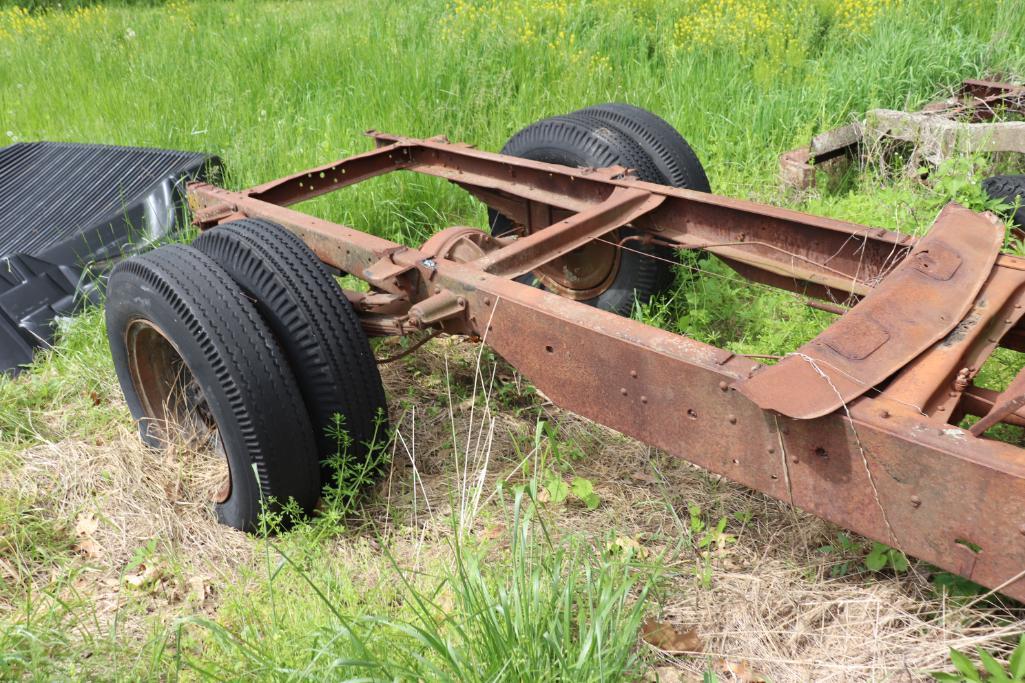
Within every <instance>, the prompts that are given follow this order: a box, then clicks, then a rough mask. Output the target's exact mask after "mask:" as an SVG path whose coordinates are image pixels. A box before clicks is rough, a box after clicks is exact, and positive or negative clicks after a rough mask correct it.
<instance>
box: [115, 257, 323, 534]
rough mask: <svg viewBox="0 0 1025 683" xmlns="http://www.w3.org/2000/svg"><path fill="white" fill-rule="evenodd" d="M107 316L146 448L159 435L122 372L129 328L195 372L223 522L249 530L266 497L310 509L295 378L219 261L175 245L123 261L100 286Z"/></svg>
mask: <svg viewBox="0 0 1025 683" xmlns="http://www.w3.org/2000/svg"><path fill="white" fill-rule="evenodd" d="M106 321H107V338H108V340H109V343H110V350H111V355H112V356H113V359H114V368H115V370H116V371H117V375H118V379H119V380H120V382H121V388H122V389H123V391H124V394H125V400H126V401H127V403H128V408H129V410H131V413H132V417H134V418H135V419H136V420H137V421H138V423H139V430H140V434H141V436H142V438H143V440H144V441H145V442H146V443H147V444H149V445H151V446H157V447H159V446H160V445H161V444H162V440H161V439H160V437H159V436H158V435H157V434H158V430H157V429H155V428H154V425H155V423H154V421H153V417H154V416H153V415H150V414H147V413H146V410H145V409H144V407H143V403H142V401H141V400H140V395H139V391H138V388H137V387H136V386H135V384H134V382H133V379H132V372H131V370H130V369H129V363H130V360H129V351H128V332H129V328H130V326H133V325H138V324H139V323H140V321H142V322H143V324H146V325H152V326H154V327H155V328H156V329H158V330H159V331H161V332H162V336H163V338H164V339H166V340H167V341H168V342H170V345H171V346H172V347H173V348H174V351H176V352H177V355H178V356H180V359H181V360H182V361H184V363H185V365H186V366H187V368H188V370H189V371H190V372H191V375H192V377H194V379H195V381H196V385H198V387H199V389H200V390H201V391H202V396H203V398H204V399H205V404H206V406H207V407H208V410H209V413H210V415H211V416H212V419H213V421H214V422H215V423H216V426H217V430H218V434H219V436H220V440H221V443H222V445H223V447H224V451H225V455H226V457H227V460H228V468H229V470H230V476H231V488H230V492H229V493H228V497H227V498H226V499H225V500H224V501H222V502H219V503H217V504H216V513H217V517H218V519H219V520H220V521H221V522H222V523H224V524H227V525H229V526H233V527H235V528H237V529H242V530H246V531H253V530H256V529H257V527H258V523H259V516H260V513H261V511H262V510H263V505H262V502H263V500H264V499H273V503H272V504H271V505H270V506H269V509H270V510H275V509H280V506H281V505H282V504H284V503H286V502H287V501H288V500H289V499H294V500H295V502H296V503H297V504H298V506H299V508H300V509H302V510H303V511H304V512H306V513H309V512H310V511H312V510H313V507H314V505H315V504H316V502H317V498H318V497H319V495H320V469H319V467H318V466H317V455H316V446H315V444H314V440H313V430H312V428H311V426H310V421H309V418H308V417H307V415H306V410H305V409H304V407H303V405H302V397H301V396H300V394H299V388H298V387H297V385H296V382H295V377H294V376H293V374H292V371H291V369H290V368H289V367H288V363H287V361H286V360H285V357H284V354H283V353H282V351H281V349H280V348H279V346H278V344H277V342H276V341H275V340H274V336H273V334H272V333H271V331H270V329H269V328H268V327H267V324H266V323H265V322H264V321H263V319H262V318H261V317H260V314H259V313H258V312H257V310H256V307H255V306H253V304H252V302H250V301H249V300H248V299H247V298H246V297H245V295H244V294H243V293H242V290H241V289H240V288H239V287H238V285H236V284H235V282H234V281H233V280H232V279H231V278H230V277H229V276H228V274H227V273H225V272H224V270H222V269H221V268H220V266H218V265H217V264H216V263H214V262H213V261H212V260H211V259H210V258H209V257H207V256H206V255H205V254H203V253H201V252H200V251H198V250H196V249H193V248H192V247H188V246H184V245H168V246H164V247H160V248H159V249H155V250H154V251H152V252H149V253H147V254H143V255H140V256H134V257H132V258H130V259H128V260H126V261H122V262H121V263H119V264H118V265H117V266H116V267H115V268H114V269H113V271H112V272H111V275H110V279H109V282H108V285H107V304H106ZM134 357H137V356H134ZM254 470H255V472H254ZM287 521H288V520H286V523H287Z"/></svg>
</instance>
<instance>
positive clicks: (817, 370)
mask: <svg viewBox="0 0 1025 683" xmlns="http://www.w3.org/2000/svg"><path fill="white" fill-rule="evenodd" d="M1003 237H1004V231H1003V226H1002V224H1000V223H999V222H998V221H996V220H995V219H992V218H987V217H985V216H981V215H979V214H976V213H973V212H971V211H969V210H967V209H965V208H963V207H961V206H958V205H956V204H950V205H948V206H947V207H946V208H944V209H943V211H941V212H940V215H939V217H938V218H937V219H936V222H935V223H934V224H933V227H932V229H931V230H930V231H929V233H928V235H926V236H925V237H924V238H923V239H922V240H921V241H920V242H919V243H918V245H917V246H916V247H915V249H914V251H912V253H911V255H910V256H909V257H908V259H907V260H906V261H904V263H902V264H901V265H900V266H899V267H897V268H896V269H895V270H894V272H893V273H892V274H890V275H889V276H888V277H887V278H886V279H885V280H884V281H883V282H882V283H881V284H880V285H879V286H878V287H876V288H875V289H874V291H873V292H872V293H871V294H869V295H868V296H866V297H865V298H864V299H862V300H861V302H860V303H859V304H858V305H857V306H855V307H854V308H852V309H851V310H850V311H848V312H847V313H846V314H844V315H843V316H842V317H841V318H840V320H838V321H837V322H836V323H834V324H833V325H832V326H831V327H829V328H828V329H826V330H825V331H824V332H823V333H822V334H820V335H819V336H818V337H816V338H815V339H813V340H812V341H811V342H809V343H808V344H805V345H804V346H802V347H801V348H799V349H798V350H797V351H796V352H795V353H793V354H791V355H789V356H788V357H787V358H785V359H784V360H782V361H781V362H780V363H779V364H778V365H775V366H773V367H769V368H766V369H765V370H763V371H761V372H759V373H757V374H755V375H754V377H752V378H751V379H749V380H746V381H743V382H740V383H739V384H738V385H737V389H738V391H740V392H741V393H742V394H744V395H745V396H747V397H748V398H750V399H751V400H752V401H754V402H755V403H756V404H758V405H759V406H760V407H762V408H763V409H765V410H773V411H776V412H778V413H781V414H783V415H786V416H788V417H796V418H802V419H811V418H815V417H821V416H822V415H826V414H827V413H831V412H833V411H834V410H837V409H839V408H840V407H842V406H843V405H844V404H845V403H848V402H850V401H851V400H852V399H854V398H856V397H858V396H861V395H862V394H864V393H865V392H866V391H868V390H869V389H871V388H872V387H874V386H876V385H877V384H879V383H880V382H882V381H883V380H885V379H886V378H887V377H889V376H891V375H893V374H894V373H895V372H897V371H898V370H900V369H901V368H902V367H904V366H905V365H906V364H907V363H908V362H910V361H911V360H913V359H914V358H915V357H916V356H918V355H919V354H920V353H922V352H923V351H925V350H926V349H927V348H928V347H929V346H930V345H932V344H933V343H935V342H936V341H939V340H941V339H943V338H944V337H945V336H947V335H948V334H949V333H950V331H951V330H952V329H954V328H955V327H956V326H957V325H958V323H959V322H960V321H961V320H962V318H964V316H965V314H966V313H967V312H968V311H969V309H970V308H971V306H972V303H973V301H974V300H975V296H976V294H978V293H979V290H980V289H982V286H983V284H984V283H985V282H986V279H987V278H988V277H989V273H990V270H991V269H992V267H993V264H994V262H995V261H996V258H997V254H998V253H999V251H1000V246H1001V245H1002V244H1003Z"/></svg>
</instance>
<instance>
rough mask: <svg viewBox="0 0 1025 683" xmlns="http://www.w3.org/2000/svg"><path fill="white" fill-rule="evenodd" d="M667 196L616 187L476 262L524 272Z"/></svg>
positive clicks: (488, 268)
mask: <svg viewBox="0 0 1025 683" xmlns="http://www.w3.org/2000/svg"><path fill="white" fill-rule="evenodd" d="M664 200H665V197H663V196H661V195H655V194H651V193H650V192H646V191H644V190H639V189H628V188H622V187H617V188H616V189H615V190H614V191H613V192H612V194H611V195H609V198H608V199H606V200H605V201H604V202H602V203H601V204H596V205H594V206H592V207H590V208H588V209H586V210H584V211H581V212H580V213H578V214H574V215H573V216H571V217H570V218H566V219H564V220H561V221H559V222H558V223H553V224H551V225H549V226H548V227H546V228H543V229H541V230H538V231H537V232H534V233H532V234H530V235H527V236H525V237H521V238H520V239H518V240H515V241H514V242H513V243H512V244H510V245H508V246H506V247H503V248H501V249H499V250H497V251H493V252H491V253H489V254H486V255H485V256H484V257H483V258H481V259H480V260H479V261H477V263H476V265H477V266H478V267H479V268H480V269H481V270H483V271H484V272H486V273H491V274H492V275H504V276H505V277H518V276H520V275H524V274H526V273H529V272H531V271H533V270H537V269H538V268H540V267H541V266H543V265H545V264H546V263H549V262H551V261H554V260H555V259H557V258H560V257H562V256H565V255H566V254H568V253H569V252H571V251H573V250H574V249H579V248H580V247H582V246H584V245H585V244H587V243H588V242H590V241H591V240H593V239H594V238H596V237H601V236H602V235H605V234H607V233H609V232H612V231H613V230H615V229H616V228H619V227H621V226H624V225H627V224H629V223H630V222H631V221H634V220H636V219H637V218H640V217H641V216H643V215H644V214H646V213H648V212H650V211H651V210H653V209H654V208H655V207H657V206H658V205H659V204H661V203H662V202H663V201H664Z"/></svg>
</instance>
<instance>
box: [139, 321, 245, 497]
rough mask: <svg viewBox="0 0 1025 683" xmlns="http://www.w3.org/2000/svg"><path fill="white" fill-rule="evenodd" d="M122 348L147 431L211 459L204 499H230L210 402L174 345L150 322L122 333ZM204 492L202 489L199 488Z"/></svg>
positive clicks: (224, 457)
mask: <svg viewBox="0 0 1025 683" xmlns="http://www.w3.org/2000/svg"><path fill="white" fill-rule="evenodd" d="M124 338H125V349H126V352H127V360H128V370H129V373H130V374H131V379H132V386H133V387H134V388H135V393H136V395H137V396H138V397H139V402H140V403H141V404H142V410H143V413H144V416H145V417H144V418H143V419H145V420H148V421H149V426H150V428H151V429H152V428H154V427H155V428H156V429H158V430H160V434H159V438H160V439H161V440H162V441H164V442H170V441H171V440H172V438H174V437H182V436H184V437H185V439H186V442H187V443H188V444H189V445H190V447H194V448H196V450H197V451H200V452H203V453H204V454H209V455H211V456H214V457H215V458H216V460H217V461H218V463H219V466H218V471H217V472H216V474H215V476H213V477H211V479H212V480H213V481H214V483H215V486H212V487H210V495H209V498H210V500H211V501H212V502H214V503H223V502H225V501H226V500H227V499H228V498H229V497H230V496H231V468H230V466H229V464H228V458H227V452H226V450H225V448H224V441H223V439H222V438H221V434H220V430H219V428H218V425H217V422H216V420H215V419H214V417H213V414H212V413H211V411H210V406H209V402H208V401H207V400H206V396H205V395H204V394H203V390H202V389H201V388H200V386H199V383H198V382H197V381H196V378H195V376H194V375H193V373H192V370H191V369H190V368H189V366H188V363H186V362H185V359H184V358H183V357H182V354H181V352H180V351H179V350H178V348H177V346H175V344H174V342H172V341H171V339H170V338H169V337H168V336H167V335H166V334H165V333H164V331H163V330H162V329H161V328H160V327H159V326H158V325H156V324H155V323H153V322H152V321H150V320H145V319H143V318H136V319H135V320H132V321H131V322H129V323H128V325H127V327H126V328H125V334H124ZM202 488H206V487H202Z"/></svg>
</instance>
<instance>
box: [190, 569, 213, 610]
mask: <svg viewBox="0 0 1025 683" xmlns="http://www.w3.org/2000/svg"><path fill="white" fill-rule="evenodd" d="M207 578H208V577H206V576H202V575H199V574H197V575H195V576H191V577H189V597H191V598H192V599H193V600H195V601H196V604H198V605H200V606H202V605H203V603H205V602H206V599H207V598H208V597H210V594H211V592H212V587H211V586H210V584H209V583H208V582H207Z"/></svg>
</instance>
